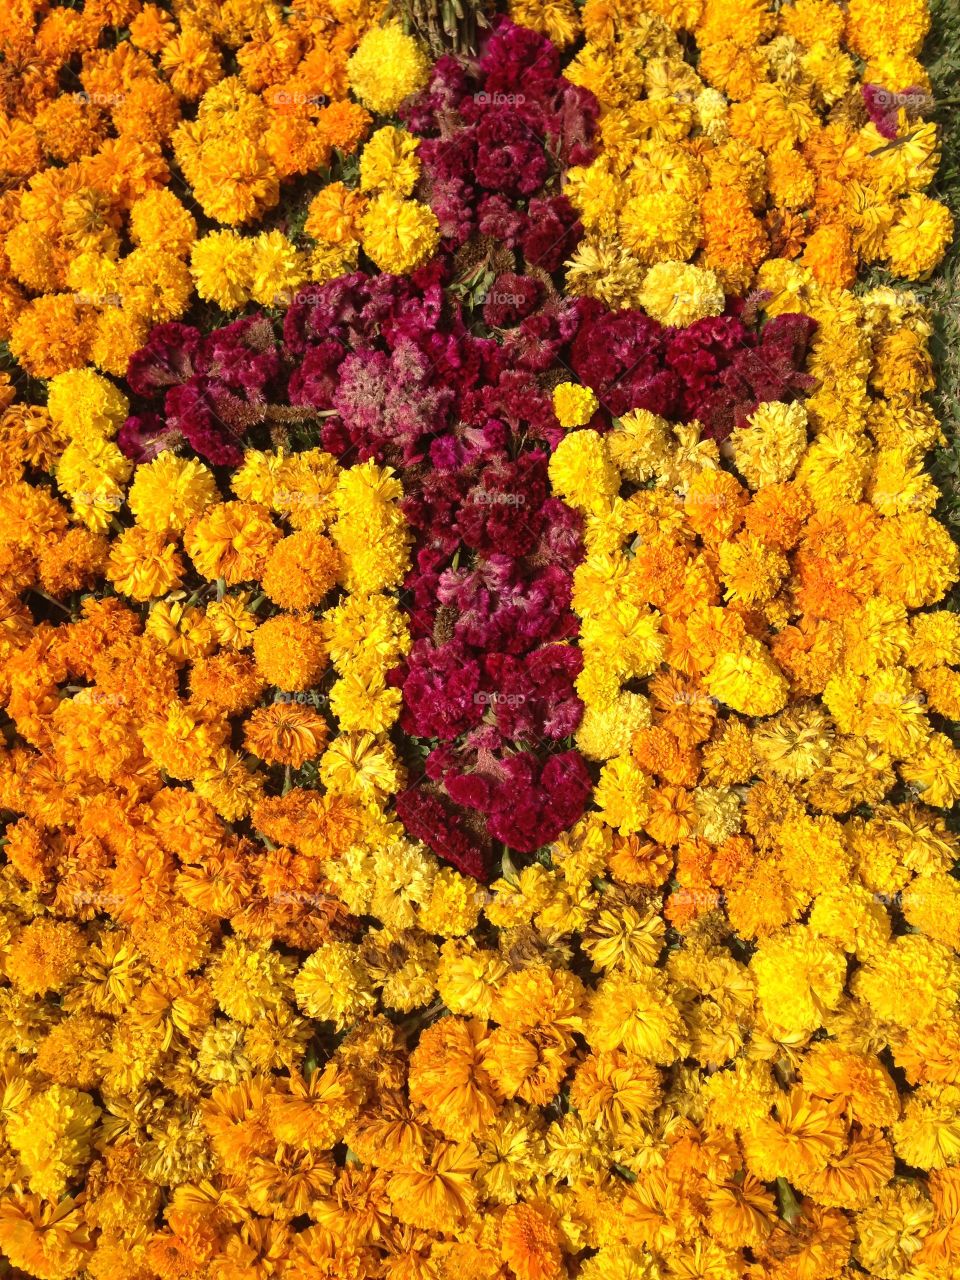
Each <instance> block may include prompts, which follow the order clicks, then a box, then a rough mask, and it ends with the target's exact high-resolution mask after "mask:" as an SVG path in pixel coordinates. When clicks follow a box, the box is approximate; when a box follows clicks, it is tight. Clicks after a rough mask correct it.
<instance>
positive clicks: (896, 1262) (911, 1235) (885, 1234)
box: [854, 5, 935, 1275]
mask: <svg viewBox="0 0 960 1280" xmlns="http://www.w3.org/2000/svg"><path fill="white" fill-rule="evenodd" d="M896 8H897V6H894V9H896ZM861 10H862V12H863V13H864V18H865V19H866V21H869V13H870V10H869V8H867V7H864V6H861ZM924 12H926V5H924ZM871 25H872V24H871ZM878 25H879V24H878ZM884 25H885V24H884ZM934 1216H935V1210H934V1207H933V1204H932V1203H931V1200H930V1197H929V1195H928V1194H927V1191H926V1188H925V1187H920V1186H917V1185H916V1184H915V1183H914V1182H912V1181H911V1182H908V1181H906V1180H905V1179H901V1180H897V1181H894V1182H891V1183H889V1185H887V1186H885V1187H882V1188H881V1190H880V1191H879V1193H878V1195H877V1197H876V1199H875V1200H874V1201H873V1203H872V1204H870V1205H868V1206H867V1208H865V1209H862V1210H861V1211H860V1212H859V1213H857V1214H856V1215H855V1217H854V1223H855V1229H856V1233H857V1261H858V1262H859V1263H860V1265H861V1266H862V1267H864V1268H865V1269H866V1270H867V1271H868V1273H869V1272H873V1274H874V1275H879V1274H880V1273H881V1272H887V1273H888V1274H891V1275H904V1274H905V1273H909V1271H910V1269H911V1268H912V1267H913V1266H914V1259H915V1258H916V1255H917V1254H918V1252H919V1251H920V1250H921V1248H922V1247H923V1243H924V1241H925V1239H926V1238H927V1236H928V1235H929V1233H930V1232H931V1231H932V1230H933V1225H934Z"/></svg>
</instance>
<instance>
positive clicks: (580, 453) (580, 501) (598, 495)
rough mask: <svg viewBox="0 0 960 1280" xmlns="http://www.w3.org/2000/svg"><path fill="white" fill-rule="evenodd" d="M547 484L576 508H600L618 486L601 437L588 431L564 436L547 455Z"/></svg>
mask: <svg viewBox="0 0 960 1280" xmlns="http://www.w3.org/2000/svg"><path fill="white" fill-rule="evenodd" d="M550 483H551V484H552V486H553V490H554V492H555V493H557V494H559V495H560V496H561V497H562V498H565V499H566V500H567V501H568V502H569V503H570V505H571V506H573V507H576V508H578V510H581V511H590V510H603V509H604V508H605V507H606V506H607V505H608V504H609V502H610V499H611V498H613V497H614V496H615V495H616V493H617V492H618V491H619V489H620V474H619V472H618V471H617V469H616V467H615V466H614V465H613V463H612V462H611V461H610V457H609V454H608V452H607V448H606V444H605V441H604V437H602V436H600V435H598V433H597V432H596V431H588V430H585V431H574V432H572V433H571V434H570V435H568V436H565V437H564V438H563V439H562V440H561V441H560V443H559V444H558V445H557V447H556V449H555V450H554V451H553V453H552V454H551V456H550Z"/></svg>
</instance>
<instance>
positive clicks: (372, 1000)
mask: <svg viewBox="0 0 960 1280" xmlns="http://www.w3.org/2000/svg"><path fill="white" fill-rule="evenodd" d="M294 991H295V994H296V999H297V1004H298V1005H299V1006H300V1008H301V1009H302V1010H303V1011H304V1013H306V1014H308V1015H309V1016H310V1017H311V1018H319V1019H320V1020H321V1021H322V1022H332V1023H333V1024H334V1025H335V1026H336V1027H337V1028H338V1029H339V1030H342V1029H343V1028H344V1027H345V1026H347V1025H348V1024H349V1023H351V1022H353V1021H355V1020H356V1019H357V1017H358V1016H360V1015H362V1014H363V1013H364V1011H366V1010H368V1009H372V1008H373V1007H374V1005H375V1004H376V996H375V995H374V992H373V985H372V983H371V980H370V977H369V975H368V973H367V971H366V968H365V966H364V965H363V964H362V963H361V961H360V953H359V948H357V947H354V946H351V945H350V944H348V943H345V942H329V943H326V944H325V945H324V946H322V947H321V948H320V949H319V950H318V951H315V952H314V953H313V955H311V956H310V957H308V959H307V960H306V962H305V963H304V964H303V966H302V968H301V969H300V972H299V973H298V974H297V976H296V979H295V980H294Z"/></svg>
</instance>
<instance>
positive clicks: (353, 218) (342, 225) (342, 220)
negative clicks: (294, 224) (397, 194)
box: [303, 182, 410, 245]
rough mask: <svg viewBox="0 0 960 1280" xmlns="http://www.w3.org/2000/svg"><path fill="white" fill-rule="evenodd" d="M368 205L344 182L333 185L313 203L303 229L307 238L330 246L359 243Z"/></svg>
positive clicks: (317, 196) (313, 200)
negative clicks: (311, 237) (309, 237)
mask: <svg viewBox="0 0 960 1280" xmlns="http://www.w3.org/2000/svg"><path fill="white" fill-rule="evenodd" d="M402 194H404V195H409V194H410V193H409V192H408V191H407V192H403V193H402ZM366 203H367V202H366V200H365V199H364V197H363V196H362V195H361V194H360V193H359V192H358V191H352V190H351V189H350V188H349V187H347V186H345V185H344V183H342V182H331V183H329V184H328V185H327V186H325V187H324V188H323V189H322V190H321V191H318V192H317V194H316V195H315V196H314V198H313V199H312V200H311V202H310V209H309V211H308V213H307V219H306V222H305V223H304V224H303V229H304V231H306V233H307V235H310V236H313V238H314V239H315V240H322V241H325V242H326V243H327V244H331V245H342V244H349V243H350V242H357V243H359V240H360V234H361V232H360V228H361V224H362V219H363V211H364V209H365V208H366Z"/></svg>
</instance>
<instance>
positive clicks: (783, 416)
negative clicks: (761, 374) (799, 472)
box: [731, 402, 807, 489]
mask: <svg viewBox="0 0 960 1280" xmlns="http://www.w3.org/2000/svg"><path fill="white" fill-rule="evenodd" d="M731 441H732V444H733V460H734V464H735V465H736V468H737V470H738V471H739V472H740V474H741V475H742V476H743V477H744V479H745V480H746V482H747V484H749V486H750V488H751V489H760V488H762V487H763V486H765V485H774V484H781V483H782V482H783V481H785V480H789V479H790V477H791V476H792V474H793V472H794V470H795V469H796V466H797V463H798V462H799V461H800V459H801V458H802V456H803V453H804V450H805V449H806V447H807V414H806V410H805V409H804V407H803V405H802V404H800V403H799V402H798V403H794V404H776V403H770V404H762V405H760V406H759V407H758V408H757V409H755V410H754V412H753V413H752V414H751V415H750V417H749V418H748V419H747V425H746V426H744V427H735V428H734V431H733V435H732V437H731Z"/></svg>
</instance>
